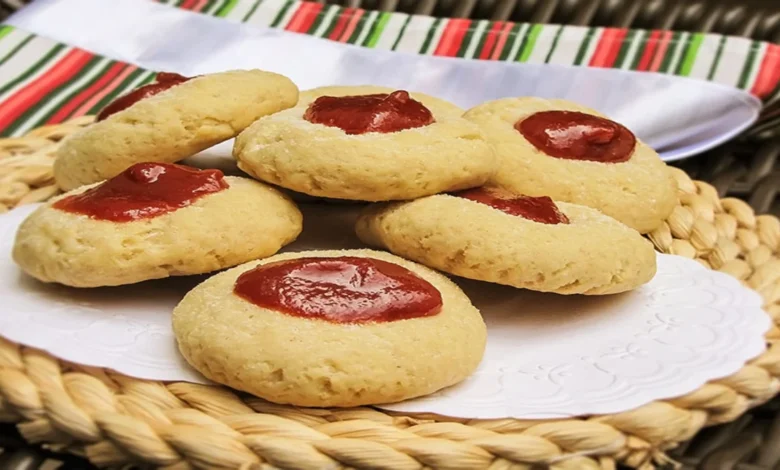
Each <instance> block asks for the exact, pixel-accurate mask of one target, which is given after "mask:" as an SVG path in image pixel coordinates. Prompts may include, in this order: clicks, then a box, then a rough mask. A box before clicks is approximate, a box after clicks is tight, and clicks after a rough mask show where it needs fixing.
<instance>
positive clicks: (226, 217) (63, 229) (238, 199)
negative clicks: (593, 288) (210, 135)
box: [13, 176, 302, 287]
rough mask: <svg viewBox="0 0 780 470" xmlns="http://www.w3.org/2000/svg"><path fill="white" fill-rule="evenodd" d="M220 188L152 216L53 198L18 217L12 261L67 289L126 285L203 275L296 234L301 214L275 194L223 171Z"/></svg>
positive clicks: (276, 245) (268, 249)
mask: <svg viewBox="0 0 780 470" xmlns="http://www.w3.org/2000/svg"><path fill="white" fill-rule="evenodd" d="M225 181H227V183H228V184H229V187H228V188H227V189H224V190H222V191H219V192H216V193H213V194H208V195H206V196H203V197H201V198H199V199H197V200H196V201H195V202H194V203H193V204H191V205H189V206H186V207H182V208H179V209H176V210H174V211H172V212H168V213H166V214H162V215H159V216H156V217H151V218H145V219H139V220H135V221H130V222H114V221H110V220H95V219H92V218H90V217H89V216H87V215H82V214H76V213H71V212H66V211H63V210H60V209H56V208H54V207H52V204H54V203H56V202H57V201H59V200H61V199H63V198H67V197H69V196H71V195H74V194H80V193H82V192H84V191H87V190H89V189H91V188H92V187H94V186H97V184H95V185H89V186H84V187H81V188H79V189H76V190H74V191H71V192H69V193H66V194H64V195H61V196H58V197H56V198H54V199H53V200H51V201H50V202H48V203H47V204H45V205H43V206H41V207H39V208H38V209H36V210H35V211H34V212H33V213H32V214H30V216H29V217H28V218H27V219H26V220H24V222H22V224H21V226H20V227H19V230H18V231H17V234H16V240H15V243H14V248H13V259H14V261H15V262H16V263H17V264H18V265H19V266H20V267H21V268H22V270H23V271H25V272H26V273H27V274H29V275H31V276H32V277H34V278H36V279H38V280H40V281H43V282H55V283H59V284H64V285H67V286H72V287H100V286H117V285H123V284H133V283H137V282H141V281H145V280H149V279H161V278H166V277H169V276H183V275H193V274H202V273H208V272H211V271H216V270H220V269H224V268H227V267H231V266H236V265H238V264H241V263H244V262H247V261H250V260H253V259H257V258H262V257H265V256H270V255H272V254H274V253H276V252H277V251H279V249H280V248H281V247H282V246H284V245H286V244H288V243H290V242H291V241H293V240H295V238H297V236H298V234H299V233H300V232H301V229H302V216H301V213H300V211H299V210H298V208H297V207H296V206H295V204H293V203H292V201H290V200H289V199H288V198H287V197H286V196H284V195H282V194H281V193H280V192H279V191H277V190H275V189H273V188H271V187H269V186H266V185H264V184H262V183H259V182H257V181H253V180H250V179H247V178H238V177H231V176H226V177H225Z"/></svg>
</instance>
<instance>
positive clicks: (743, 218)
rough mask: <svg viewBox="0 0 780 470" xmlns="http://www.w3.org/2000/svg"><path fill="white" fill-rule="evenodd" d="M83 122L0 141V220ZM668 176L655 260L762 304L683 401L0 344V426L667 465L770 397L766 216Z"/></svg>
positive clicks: (108, 462) (775, 343)
mask: <svg viewBox="0 0 780 470" xmlns="http://www.w3.org/2000/svg"><path fill="white" fill-rule="evenodd" d="M89 122H91V120H90V119H84V118H80V119H78V120H75V121H70V122H66V123H63V124H61V125H55V126H48V127H45V128H41V129H37V130H35V131H33V132H31V133H30V134H29V135H27V136H25V137H22V138H17V139H4V140H0V174H4V176H3V177H2V178H0V204H3V206H1V207H0V211H2V210H3V209H5V210H7V209H8V208H11V207H15V206H17V205H20V204H25V203H29V202H35V201H43V200H46V199H48V198H49V197H51V195H53V194H56V192H57V191H56V187H55V188H54V189H51V188H49V187H50V186H52V181H53V180H52V178H51V176H50V172H51V163H52V161H53V157H52V155H53V153H54V150H55V149H56V146H57V145H58V144H57V142H58V141H59V140H60V139H61V138H63V137H65V136H67V135H68V134H69V133H71V132H73V131H75V130H77V129H79V128H80V127H82V126H84V125H86V124H88V123H89ZM41 167H48V173H46V172H45V171H44V170H43V169H41ZM29 168H35V169H36V170H35V171H33V170H30V169H29ZM8 169H10V170H12V171H3V170H8ZM36 171H37V172H38V173H36ZM671 171H673V172H674V175H675V177H676V179H677V181H678V185H679V188H680V204H679V206H678V207H677V208H676V209H675V211H674V212H673V213H672V215H671V216H670V217H669V219H668V220H667V221H666V222H665V223H664V225H663V226H661V227H660V228H659V229H657V230H656V231H654V232H652V233H651V234H649V235H648V237H649V238H650V240H652V241H653V243H654V244H655V246H656V247H657V249H658V250H659V251H662V252H664V253H672V254H676V255H681V256H686V257H688V258H692V259H695V260H697V261H698V262H700V263H702V264H703V265H705V266H707V267H709V268H711V269H717V270H719V271H722V272H726V273H728V274H731V275H733V276H735V277H736V278H737V279H740V280H741V281H742V282H743V283H744V284H745V285H747V286H749V287H751V288H753V289H755V290H756V291H757V292H759V293H760V294H761V295H762V296H763V298H764V300H765V308H766V310H767V311H768V312H769V314H770V315H771V317H772V318H773V320H774V321H775V327H773V328H772V329H771V330H770V331H769V332H768V333H767V344H768V348H767V350H766V352H765V353H764V354H762V355H761V356H759V357H758V358H756V359H754V360H753V361H751V362H750V363H749V364H747V365H746V366H745V367H743V368H742V369H741V370H740V371H738V372H737V373H735V374H733V375H731V376H729V377H726V378H724V379H720V380H716V381H712V382H709V383H707V384H705V385H704V386H702V387H701V388H699V389H698V390H696V391H694V392H692V393H689V394H687V395H685V396H683V397H679V398H676V399H673V400H667V401H657V402H653V403H649V404H647V405H644V406H642V407H640V408H637V409H635V410H631V411H627V412H624V413H618V414H613V415H604V416H594V417H588V418H580V419H567V420H549V421H528V420H515V419H498V420H463V419H461V420H457V419H443V418H441V417H438V416H433V415H414V416H407V415H402V414H398V413H388V412H382V411H378V410H375V409H372V408H352V409H307V408H295V407H290V406H282V405H275V404H272V403H269V402H266V401H263V400H260V399H257V398H254V397H250V396H245V395H238V394H236V393H234V392H232V391H231V390H229V389H227V388H224V387H209V386H203V385H195V384H188V383H167V384H166V383H160V382H149V381H143V380H137V379H132V378H129V377H125V376H122V375H119V374H116V373H113V372H111V371H108V370H103V369H98V368H90V367H84V366H80V365H76V364H71V363H67V362H64V361H59V360H57V359H55V358H53V357H51V356H50V355H48V354H46V353H44V352H42V351H39V350H35V349H32V348H26V347H21V346H19V345H17V344H14V343H11V342H9V341H5V340H0V420H1V421H4V422H11V423H17V426H18V428H19V430H20V432H21V434H22V435H23V436H24V437H25V439H27V440H28V441H30V442H32V443H40V444H45V445H46V446H47V447H49V448H51V449H53V450H56V451H62V452H71V453H75V454H78V455H82V456H84V457H86V458H88V459H89V460H90V461H91V462H92V463H93V464H95V465H97V466H101V467H109V466H119V465H124V464H128V463H138V464H145V465H150V466H157V467H161V468H166V469H171V470H179V469H190V468H261V469H265V468H279V469H291V470H292V469H295V470H308V469H323V468H328V469H330V468H352V469H423V468H435V469H482V468H484V469H491V470H500V469H510V468H511V469H531V468H534V467H538V466H540V465H541V466H548V467H550V468H555V469H562V470H568V469H585V470H588V469H614V468H615V466H616V463H618V462H620V463H622V464H624V465H627V466H630V467H633V468H638V469H640V470H646V469H651V468H655V466H656V465H657V464H662V463H666V462H668V461H669V459H668V458H667V457H666V455H665V453H664V452H665V451H667V450H669V449H671V448H673V447H675V446H676V445H677V444H678V443H680V442H683V441H685V440H688V439H690V438H691V437H693V436H694V435H695V434H696V433H697V432H698V431H699V430H700V429H701V428H702V427H704V426H707V425H713V424H718V423H723V422H727V421H731V420H733V419H735V418H737V417H738V416H740V415H742V414H743V413H745V412H746V411H747V410H748V409H750V408H751V407H753V406H756V405H758V404H761V403H764V402H765V401H767V400H769V399H771V398H772V397H774V396H775V395H776V394H777V393H778V391H779V390H780V329H778V327H777V324H778V323H779V322H780V257H778V252H780V221H778V219H777V218H775V217H772V216H768V215H763V216H756V215H755V214H754V213H753V211H752V209H751V208H750V207H749V206H748V205H747V204H746V203H744V202H742V201H740V200H737V199H720V198H719V197H718V195H717V193H716V191H715V189H714V188H713V187H712V186H710V185H708V184H707V183H703V182H699V181H692V180H691V179H690V178H689V177H688V176H687V175H686V174H685V173H683V172H682V171H680V170H677V169H674V168H672V169H671ZM33 174H36V175H42V176H38V177H37V178H33V177H32V176H30V175H33ZM18 183H22V184H24V185H25V187H26V192H25V193H24V194H23V195H22V196H20V197H16V196H14V195H15V194H17V193H19V192H21V191H19V189H13V188H14V187H16V188H21V187H22V186H21V185H20V184H18ZM9 188H11V189H9ZM42 188H49V189H46V191H43V190H42ZM14 191H16V192H14ZM36 191H38V193H36ZM33 193H35V195H34V196H30V194H33ZM12 196H13V197H12ZM44 196H45V197H44Z"/></svg>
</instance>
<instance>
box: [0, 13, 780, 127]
mask: <svg viewBox="0 0 780 470" xmlns="http://www.w3.org/2000/svg"><path fill="white" fill-rule="evenodd" d="M159 1H163V2H164V3H168V4H170V5H172V6H176V7H180V8H184V9H189V10H194V11H198V12H201V13H204V14H209V15H214V16H217V17H221V18H225V19H227V20H232V21H238V22H246V23H251V24H257V25H260V26H269V27H275V28H283V29H286V30H289V31H294V32H299V33H306V34H311V35H314V36H318V37H323V38H327V39H331V40H334V41H340V42H345V43H350V44H356V45H360V46H364V47H370V48H377V49H387V50H398V51H406V52H415V53H419V54H428V55H438V56H450V57H464V58H473V59H483V60H503V61H512V62H527V63H553V64H565V65H583V66H592V67H613V68H621V69H631V70H647V71H656V72H663V73H670V74H677V75H682V76H690V77H696V78H700V79H705V80H712V81H716V82H719V83H723V84H726V85H730V86H735V87H739V88H741V89H743V90H747V91H750V92H751V93H753V94H755V95H757V96H760V97H764V98H766V97H769V96H770V95H771V94H772V93H773V90H778V83H779V82H780V46H778V45H774V44H767V43H764V42H759V41H751V40H749V39H744V38H738V37H730V36H720V35H712V34H696V33H672V32H668V31H643V30H625V29H616V28H587V27H577V26H559V25H538V24H537V25H534V24H526V23H512V22H493V21H486V20H468V19H446V18H433V17H429V16H420V15H408V14H404V13H383V12H376V11H367V10H362V9H356V8H346V7H341V6H333V5H331V6H326V5H323V4H319V3H314V2H303V1H298V0H159ZM153 77H154V72H151V71H147V70H143V69H140V68H138V67H136V66H133V65H130V64H126V63H122V62H117V61H113V60H110V59H107V58H104V57H101V56H98V55H95V54H92V53H90V52H87V51H84V50H81V49H78V48H73V47H70V46H67V45H65V44H60V43H57V42H55V41H52V40H50V39H46V38H43V37H40V36H36V35H33V34H30V33H27V32H25V31H22V30H18V29H14V28H12V27H10V26H2V27H0V136H15V135H20V134H23V133H25V132H27V131H29V130H31V129H33V128H35V127H38V126H41V125H44V124H53V123H58V122H62V121H63V120H66V119H68V118H71V117H76V116H80V115H84V114H93V113H96V112H97V111H98V110H100V109H101V108H102V107H103V106H104V105H105V104H106V103H108V102H110V101H111V100H112V99H113V98H115V97H116V96H118V95H119V94H122V93H124V92H126V91H128V90H130V89H133V88H135V87H137V86H139V85H141V84H143V83H147V82H149V81H151V80H152V79H153ZM775 93H776V92H775Z"/></svg>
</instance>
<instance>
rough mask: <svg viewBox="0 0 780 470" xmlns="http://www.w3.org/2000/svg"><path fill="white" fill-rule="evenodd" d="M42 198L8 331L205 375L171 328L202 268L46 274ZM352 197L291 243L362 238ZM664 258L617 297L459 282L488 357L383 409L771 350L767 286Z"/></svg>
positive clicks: (726, 367)
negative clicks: (76, 283)
mask: <svg viewBox="0 0 780 470" xmlns="http://www.w3.org/2000/svg"><path fill="white" fill-rule="evenodd" d="M34 207H35V206H26V207H23V208H20V209H16V210H14V211H11V212H10V213H8V214H5V215H2V216H0V298H2V300H3V307H2V311H3V314H2V316H0V334H1V335H2V336H4V337H6V338H8V339H10V340H12V341H16V342H19V343H22V344H27V345H30V346H33V347H37V348H41V349H44V350H46V351H48V352H50V353H51V354H53V355H55V356H57V357H60V358H62V359H65V360H68V361H72V362H77V363H81V364H85V365H91V366H99V367H106V368H110V369H114V370H117V371H119V372H121V373H124V374H127V375H130V376H135V377H139V378H146V379H154V380H184V381H192V382H200V383H207V382H206V381H205V379H203V377H201V376H200V375H199V374H198V373H197V372H195V371H193V370H192V369H191V368H189V367H188V366H187V365H186V364H185V363H184V361H183V359H182V358H181V357H180V356H179V354H178V353H177V351H176V346H175V343H174V339H173V335H172V332H171V328H170V311H171V309H172V308H173V306H174V305H175V304H176V303H177V302H178V301H179V299H180V298H181V296H183V295H184V293H185V292H186V291H187V290H188V289H190V288H191V287H193V286H194V285H196V283H197V282H199V281H200V280H202V279H203V277H198V278H186V279H182V278H180V279H169V280H164V281H155V282H148V283H142V284H139V285H136V286H127V287H118V288H107V289H86V290H84V289H70V288H65V287H60V286H51V285H43V284H41V283H38V282H36V281H34V280H33V279H30V278H28V277H27V276H25V275H24V274H22V273H21V272H20V271H19V269H18V268H17V267H16V266H15V265H14V264H13V262H12V260H11V257H10V252H11V246H12V243H13V238H14V233H15V230H16V227H17V226H18V225H19V223H20V222H21V221H22V220H23V219H24V217H26V216H27V214H29V213H30V212H31V211H32V209H34ZM353 207H354V206H350V205H345V206H340V207H339V206H308V207H304V220H305V225H306V230H305V231H304V234H303V235H302V236H301V238H300V239H299V240H298V241H296V242H295V243H294V244H293V245H292V246H290V247H289V250H290V251H299V250H304V249H314V248H320V249H326V248H354V247H359V246H361V245H360V242H359V241H358V240H357V239H356V238H355V236H354V235H353V233H352V227H353V221H354V216H355V212H356V211H355V209H353ZM658 267H659V273H658V275H657V276H656V277H655V279H653V281H652V282H650V283H649V284H647V285H646V286H643V287H642V288H640V289H638V290H636V291H634V292H631V293H628V294H622V295H616V296H608V297H583V296H571V297H567V296H556V295H549V294H539V293H533V292H527V291H520V290H517V289H513V288H509V287H504V286H497V285H490V284H486V283H480V282H475V281H467V280H457V282H458V283H459V284H460V285H461V287H463V289H464V290H465V291H466V293H467V294H468V295H469V296H470V297H471V299H472V301H473V302H474V304H475V305H476V306H477V307H478V308H479V309H480V310H481V311H482V313H483V314H484V316H485V319H486V322H487V324H488V330H489V333H488V334H489V340H488V347H487V351H486V353H485V358H484V360H483V362H482V364H481V365H480V367H479V369H478V370H477V371H476V373H475V374H474V375H473V376H472V377H471V378H469V379H467V380H466V381H465V382H463V383H461V384H459V385H457V386H455V387H452V388H449V389H447V390H444V391H441V392H439V393H437V394H434V395H431V396H428V397H424V398H421V399H416V400H411V401H407V402H404V403H399V404H395V405H389V406H384V407H383V408H386V409H391V410H397V411H405V412H429V413H437V414H441V415H448V416H458V417H464V418H505V417H514V418H524V419H537V418H561V417H567V416H580V415H589V414H603V413H617V412H620V411H625V410H628V409H632V408H635V407H637V406H640V405H642V404H644V403H648V402H650V401H653V400H658V399H663V398H670V397H674V396H679V395H682V394H685V393H687V392H690V391H693V390H695V389H696V388H697V387H699V386H700V385H702V384H703V383H704V382H706V381H708V380H712V379H715V378H719V377H724V376H726V375H729V374H731V373H734V372H736V371H737V370H739V368H740V367H742V366H743V365H744V364H745V362H746V361H747V360H749V359H751V358H753V357H755V356H757V355H758V354H760V353H761V352H762V351H763V350H764V347H765V343H764V339H763V334H764V333H765V332H766V331H767V329H768V328H769V325H770V320H769V317H768V316H767V315H766V313H765V312H763V310H762V309H761V304H762V301H761V298H760V296H759V295H758V294H756V293H755V292H753V291H751V290H749V289H746V288H744V287H742V286H741V285H740V284H739V282H738V281H737V280H735V279H734V278H732V277H730V276H728V275H726V274H722V273H718V272H715V271H712V270H708V269H706V268H704V267H703V266H701V265H699V264H698V263H696V262H695V261H691V260H688V259H685V258H681V257H677V256H670V255H659V256H658ZM424 353H425V352H424V351H421V354H424Z"/></svg>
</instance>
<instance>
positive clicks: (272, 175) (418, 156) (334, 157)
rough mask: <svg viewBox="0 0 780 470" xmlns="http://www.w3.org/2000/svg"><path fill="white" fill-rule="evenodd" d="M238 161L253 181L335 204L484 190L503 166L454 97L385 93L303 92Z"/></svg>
mask: <svg viewBox="0 0 780 470" xmlns="http://www.w3.org/2000/svg"><path fill="white" fill-rule="evenodd" d="M233 155H234V156H235V158H236V160H237V161H238V166H239V167H240V168H241V169H242V170H244V171H246V172H247V173H249V174H251V175H252V176H254V177H256V178H258V179H260V180H262V181H266V182H269V183H272V184H275V185H278V186H281V187H284V188H287V189H290V190H293V191H297V192H299V193H304V194H308V195H310V196H317V197H327V198H334V199H350V200H364V201H386V200H398V199H412V198H415V197H421V196H426V195H430V194H435V193H437V192H441V191H452V190H457V189H465V188H470V187H474V186H479V185H481V184H483V183H484V182H485V181H487V179H488V178H489V177H490V176H491V175H492V174H493V172H494V170H495V169H496V159H495V154H494V152H493V149H492V147H491V146H490V145H489V144H488V143H487V141H486V140H485V137H484V135H483V133H482V131H481V130H480V129H479V126H477V125H475V124H474V123H471V122H469V121H467V120H465V119H463V118H462V117H460V109H459V108H458V107H457V106H455V105H453V104H450V103H447V102H446V101H443V100H440V99H437V98H432V97H429V96H426V95H422V94H418V93H407V92H406V91H403V90H393V89H389V88H381V87H325V88H318V89H315V90H309V91H304V92H302V93H301V99H300V100H299V102H298V105H297V106H296V107H294V108H291V109H288V110H285V111H282V112H280V113H277V114H274V115H272V116H267V117H265V118H263V119H260V120H258V121H257V122H256V123H255V124H253V125H252V126H250V127H249V128H247V129H246V130H245V131H244V132H242V133H241V134H240V135H239V136H238V137H237V138H236V145H235V147H234V149H233Z"/></svg>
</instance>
